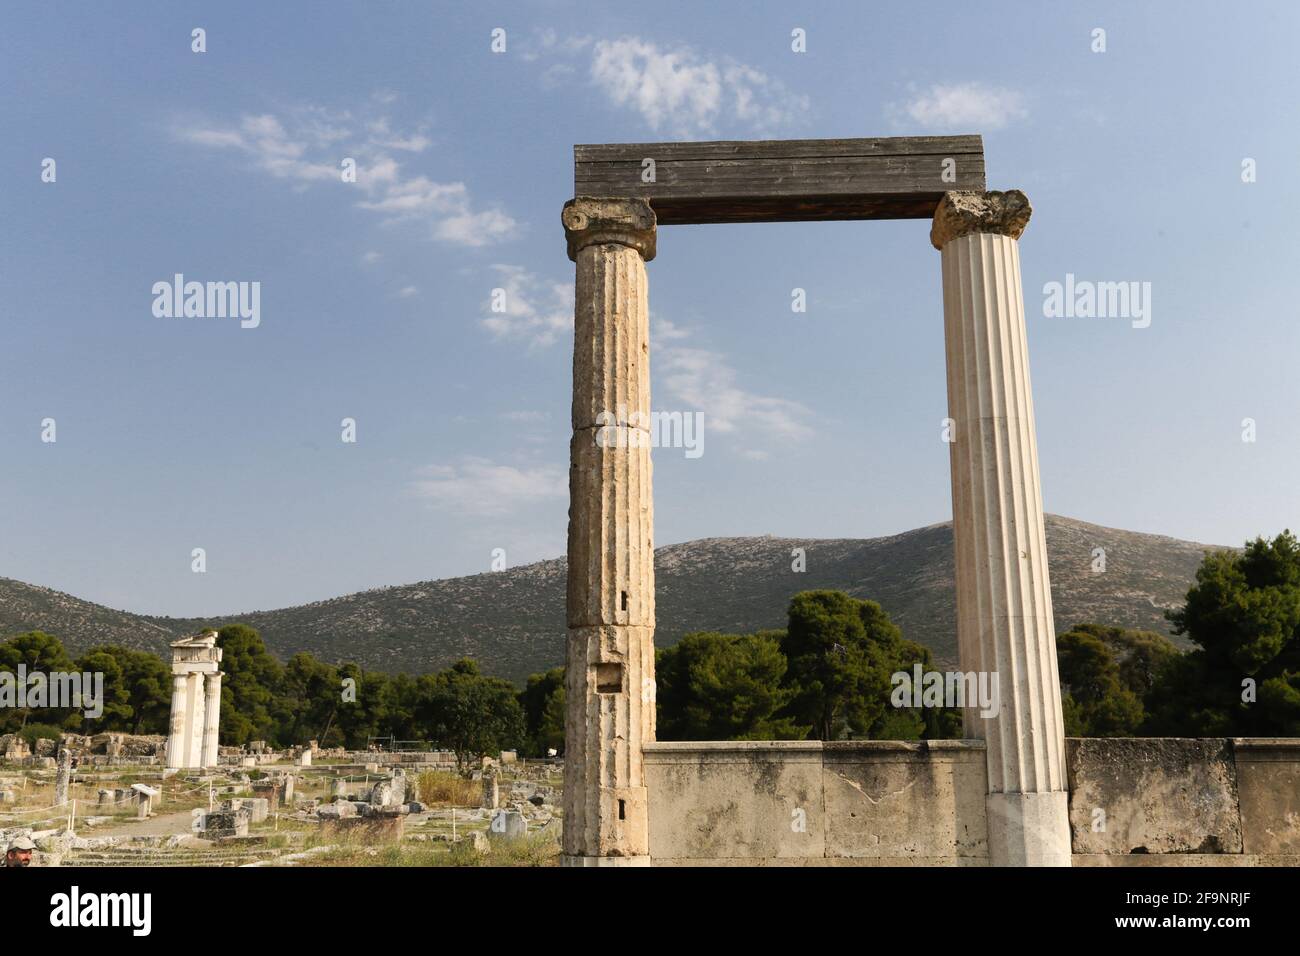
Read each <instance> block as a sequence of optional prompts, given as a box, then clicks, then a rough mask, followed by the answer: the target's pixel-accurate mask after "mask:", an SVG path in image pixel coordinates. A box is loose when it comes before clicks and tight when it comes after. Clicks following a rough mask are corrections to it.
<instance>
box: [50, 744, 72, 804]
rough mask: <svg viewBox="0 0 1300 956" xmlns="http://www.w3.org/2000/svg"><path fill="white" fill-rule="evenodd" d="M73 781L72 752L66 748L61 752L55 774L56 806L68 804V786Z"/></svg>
mask: <svg viewBox="0 0 1300 956" xmlns="http://www.w3.org/2000/svg"><path fill="white" fill-rule="evenodd" d="M71 781H72V751H71V750H69V749H68V748H67V747H64V748H63V749H62V750H61V751H59V766H58V770H56V771H55V773H54V805H55V806H56V807H61V806H63V804H65V803H67V802H68V785H69V783H71Z"/></svg>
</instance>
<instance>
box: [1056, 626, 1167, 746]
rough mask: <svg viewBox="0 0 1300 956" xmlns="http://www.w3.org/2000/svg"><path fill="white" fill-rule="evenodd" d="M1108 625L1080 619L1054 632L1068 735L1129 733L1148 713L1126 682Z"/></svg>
mask: <svg viewBox="0 0 1300 956" xmlns="http://www.w3.org/2000/svg"><path fill="white" fill-rule="evenodd" d="M1107 630H1115V631H1118V630H1119V629H1118V628H1115V629H1107V628H1102V627H1099V626H1097V625H1091V624H1081V625H1077V626H1076V627H1074V628H1073V629H1072V630H1070V631H1067V632H1066V633H1064V634H1060V635H1058V636H1057V638H1056V657H1057V666H1058V671H1059V674H1060V679H1061V709H1062V716H1063V718H1064V723H1065V733H1066V735H1067V736H1071V737H1131V736H1133V734H1134V733H1136V732H1137V729H1138V727H1139V726H1140V725H1141V724H1142V721H1143V719H1144V718H1145V716H1146V714H1145V711H1144V710H1143V708H1142V700H1141V698H1140V696H1139V695H1138V694H1137V693H1136V692H1135V691H1134V690H1133V689H1131V688H1129V687H1127V686H1125V683H1124V681H1123V679H1122V677H1121V674H1120V664H1119V662H1118V661H1117V660H1116V655H1115V652H1114V650H1113V649H1112V645H1111V644H1110V643H1108V642H1107V641H1106V640H1105V638H1104V636H1103V635H1104V632H1105V631H1107Z"/></svg>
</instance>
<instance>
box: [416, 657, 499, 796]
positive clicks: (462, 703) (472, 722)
mask: <svg viewBox="0 0 1300 956" xmlns="http://www.w3.org/2000/svg"><path fill="white" fill-rule="evenodd" d="M422 680H424V681H426V682H427V687H428V694H427V697H425V699H424V700H423V701H421V706H420V708H419V712H418V714H417V719H418V720H419V722H420V724H422V725H424V726H427V727H428V728H429V730H430V732H431V734H432V737H433V739H434V740H435V741H437V742H438V743H440V744H441V745H443V746H446V747H449V748H450V749H452V750H454V751H455V752H456V763H457V765H458V767H459V769H460V770H461V772H462V773H464V772H467V771H468V770H469V769H470V768H471V767H472V766H473V765H474V764H476V763H477V762H479V761H480V760H481V759H482V758H483V757H484V756H485V755H487V754H489V753H493V752H495V751H499V750H509V749H511V748H514V747H518V746H519V745H520V744H521V743H522V742H523V739H524V715H523V711H522V710H521V709H520V707H519V701H518V699H516V697H515V688H514V685H513V684H511V683H510V682H509V681H507V680H503V679H501V678H499V677H486V676H484V675H483V674H481V673H479V669H478V664H476V663H475V662H474V661H472V660H469V659H468V658H467V659H465V660H461V661H457V662H456V663H455V664H453V665H452V666H451V667H450V668H448V669H447V670H445V671H443V672H442V673H440V674H438V675H436V676H431V675H426V676H425V677H424V678H422Z"/></svg>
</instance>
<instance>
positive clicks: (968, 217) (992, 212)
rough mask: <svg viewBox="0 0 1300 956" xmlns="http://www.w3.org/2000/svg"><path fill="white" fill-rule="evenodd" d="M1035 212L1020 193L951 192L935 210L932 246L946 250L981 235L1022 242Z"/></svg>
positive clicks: (1012, 191)
mask: <svg viewBox="0 0 1300 956" xmlns="http://www.w3.org/2000/svg"><path fill="white" fill-rule="evenodd" d="M1032 212H1033V210H1032V209H1031V208H1030V206H1029V198H1028V197H1027V196H1025V194H1024V193H1022V192H1021V191H1020V190H1019V189H1008V190H1006V191H1005V192H1000V191H998V190H991V191H989V192H948V193H944V194H943V198H942V199H940V200H939V205H938V207H937V208H936V209H935V210H934V224H933V225H932V226H931V227H930V244H931V245H933V246H934V247H935V248H936V249H943V247H944V246H946V245H947V244H948V243H950V242H952V240H954V239H960V238H961V237H962V236H969V235H971V234H972V233H977V232H990V233H994V234H995V235H999V236H1009V237H1010V238H1012V239H1019V238H1020V234H1021V233H1022V232H1024V231H1025V226H1027V225H1029V216H1030V214H1031V213H1032Z"/></svg>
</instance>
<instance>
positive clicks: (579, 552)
mask: <svg viewBox="0 0 1300 956" xmlns="http://www.w3.org/2000/svg"><path fill="white" fill-rule="evenodd" d="M562 219H563V222H564V231H565V236H566V237H567V239H568V246H569V258H570V259H572V260H573V261H574V262H575V263H576V264H577V282H576V287H575V292H576V299H575V306H574V330H573V331H574V340H573V440H572V442H571V444H570V466H569V549H568V552H569V582H568V629H569V636H568V647H567V655H566V662H567V669H566V674H565V692H566V695H567V708H568V710H567V713H566V715H565V752H564V857H563V863H564V864H565V865H569V866H618V865H622V866H627V865H637V864H648V863H649V861H650V858H649V831H648V816H647V808H646V789H645V780H644V777H643V775H642V766H641V745H642V743H643V742H645V741H650V740H654V726H655V725H654V721H655V694H654V623H655V617H654V508H653V504H652V499H651V474H650V364H649V360H650V312H649V306H648V305H647V299H646V274H645V263H646V262H648V261H650V260H651V259H653V258H654V255H655V216H654V212H653V211H652V210H651V209H650V206H649V204H648V203H646V202H644V201H642V200H637V199H595V198H586V197H579V198H577V199H574V200H572V201H570V202H569V203H567V204H566V205H565V207H564V213H563V216H562Z"/></svg>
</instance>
